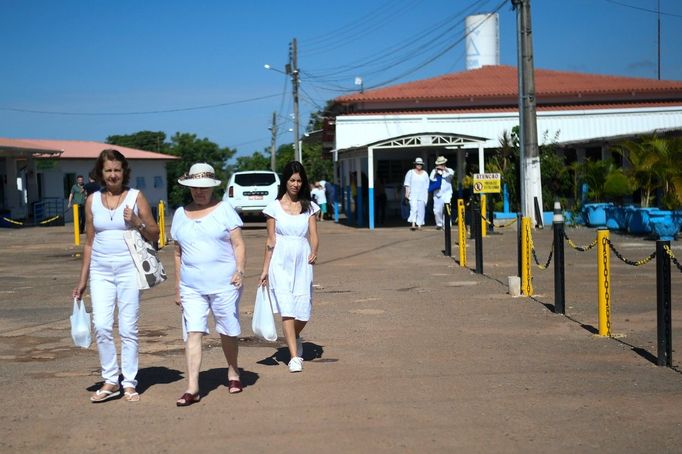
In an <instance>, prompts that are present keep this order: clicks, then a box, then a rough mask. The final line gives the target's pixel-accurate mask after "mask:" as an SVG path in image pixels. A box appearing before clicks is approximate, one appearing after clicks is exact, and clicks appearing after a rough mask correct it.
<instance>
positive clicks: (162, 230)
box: [158, 200, 166, 249]
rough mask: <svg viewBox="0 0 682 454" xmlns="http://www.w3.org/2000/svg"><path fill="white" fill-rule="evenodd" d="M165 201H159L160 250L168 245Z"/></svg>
mask: <svg viewBox="0 0 682 454" xmlns="http://www.w3.org/2000/svg"><path fill="white" fill-rule="evenodd" d="M165 208H166V207H165V205H164V203H163V200H159V208H158V211H159V213H158V224H159V249H162V248H163V247H164V246H165V245H166V212H165Z"/></svg>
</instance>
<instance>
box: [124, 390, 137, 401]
mask: <svg viewBox="0 0 682 454" xmlns="http://www.w3.org/2000/svg"><path fill="white" fill-rule="evenodd" d="M123 398H124V399H125V400H127V401H128V402H139V401H140V394H139V393H138V392H137V391H132V392H131V391H126V392H124V393H123Z"/></svg>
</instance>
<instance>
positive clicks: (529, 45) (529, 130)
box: [511, 0, 542, 226]
mask: <svg viewBox="0 0 682 454" xmlns="http://www.w3.org/2000/svg"><path fill="white" fill-rule="evenodd" d="M511 3H512V6H513V7H514V9H516V14H517V33H518V42H519V49H518V52H519V63H520V66H519V68H518V73H519V79H520V81H519V88H521V89H522V90H523V91H522V92H521V93H520V99H519V121H520V124H521V128H522V133H521V137H522V141H521V144H520V145H521V159H520V165H521V172H522V173H521V175H522V179H521V186H522V190H521V193H522V194H523V197H522V199H521V213H522V214H523V216H525V217H530V218H531V219H533V222H534V223H538V224H540V226H542V176H541V172H540V152H539V150H538V125H537V115H536V99H535V69H534V67H533V40H532V27H531V16H530V0H511ZM536 206H537V207H539V211H540V212H539V213H537V212H535V207H536ZM533 214H535V216H533Z"/></svg>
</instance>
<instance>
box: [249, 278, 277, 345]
mask: <svg viewBox="0 0 682 454" xmlns="http://www.w3.org/2000/svg"><path fill="white" fill-rule="evenodd" d="M251 329H252V330H253V334H255V335H256V336H258V337H260V338H262V339H265V340H267V341H270V342H274V341H276V340H277V327H276V326H275V316H274V315H273V313H272V304H271V303H270V292H269V291H268V288H267V287H266V286H264V285H262V286H260V287H258V290H256V304H255V305H254V307H253V319H252V321H251Z"/></svg>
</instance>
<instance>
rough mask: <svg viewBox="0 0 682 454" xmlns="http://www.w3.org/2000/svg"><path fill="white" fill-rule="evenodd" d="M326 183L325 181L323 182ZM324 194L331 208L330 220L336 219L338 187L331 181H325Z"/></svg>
mask: <svg viewBox="0 0 682 454" xmlns="http://www.w3.org/2000/svg"><path fill="white" fill-rule="evenodd" d="M323 181H324V180H323ZM324 192H325V196H326V197H327V206H328V207H329V216H328V217H329V219H334V217H335V216H336V215H335V213H336V203H337V200H336V192H337V191H336V185H335V184H334V183H332V182H330V181H325V183H324Z"/></svg>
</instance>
